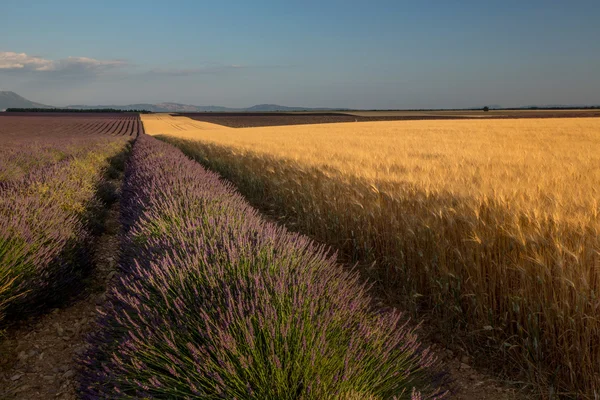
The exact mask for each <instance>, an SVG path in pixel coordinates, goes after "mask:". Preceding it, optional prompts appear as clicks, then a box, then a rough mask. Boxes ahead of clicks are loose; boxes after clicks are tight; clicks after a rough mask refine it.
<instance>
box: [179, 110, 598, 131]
mask: <svg viewBox="0 0 600 400" xmlns="http://www.w3.org/2000/svg"><path fill="white" fill-rule="evenodd" d="M173 115H176V116H183V117H188V118H191V119H194V120H197V121H205V122H210V123H214V124H219V125H223V126H228V127H232V128H250V127H259V126H283V125H304V124H328V123H339V122H374V121H402V120H436V119H473V118H576V117H577V118H579V117H600V110H492V111H488V112H484V111H479V110H461V111H342V112H331V111H322V112H262V113H249V112H222V113H221V112H214V113H176V114H173Z"/></svg>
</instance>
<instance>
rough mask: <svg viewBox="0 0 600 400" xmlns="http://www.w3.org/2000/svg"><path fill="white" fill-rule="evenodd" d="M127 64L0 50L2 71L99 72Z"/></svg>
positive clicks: (0, 67)
mask: <svg viewBox="0 0 600 400" xmlns="http://www.w3.org/2000/svg"><path fill="white" fill-rule="evenodd" d="M126 65H127V63H125V62H124V61H120V60H96V59H94V58H88V57H68V58H65V59H62V60H48V59H45V58H42V57H36V56H29V55H27V54H25V53H15V52H11V51H0V71H2V70H5V71H29V72H90V73H97V72H101V71H105V70H108V69H113V68H119V67H123V66H126Z"/></svg>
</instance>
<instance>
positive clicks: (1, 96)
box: [0, 90, 53, 111]
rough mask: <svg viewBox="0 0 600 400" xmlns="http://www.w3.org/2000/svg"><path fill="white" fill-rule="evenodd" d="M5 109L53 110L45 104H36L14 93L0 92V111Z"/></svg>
mask: <svg viewBox="0 0 600 400" xmlns="http://www.w3.org/2000/svg"><path fill="white" fill-rule="evenodd" d="M7 108H53V107H52V106H47V105H45V104H41V103H36V102H34V101H31V100H27V99H26V98H25V97H22V96H19V95H18V94H16V93H15V92H11V91H9V90H7V91H0V111H2V110H6V109H7Z"/></svg>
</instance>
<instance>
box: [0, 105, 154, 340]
mask: <svg viewBox="0 0 600 400" xmlns="http://www.w3.org/2000/svg"><path fill="white" fill-rule="evenodd" d="M123 126H127V127H128V128H127V129H124V128H122V127H123ZM141 130H142V127H141V124H140V121H139V118H138V117H137V115H133V116H124V117H121V116H112V117H110V116H105V117H104V118H96V117H77V118H70V117H58V116H54V117H39V116H2V117H0V141H1V143H2V147H1V148H0V217H1V218H0V329H1V328H2V316H4V315H6V314H8V316H10V317H20V318H22V317H24V316H27V315H31V314H32V313H35V312H37V311H38V310H39V309H41V308H48V307H50V306H52V305H53V304H54V303H57V302H60V301H61V300H62V299H63V298H64V293H65V292H66V291H68V290H72V289H74V287H76V286H77V284H78V282H79V280H80V279H81V277H82V276H83V275H84V274H85V272H86V269H87V268H88V267H89V255H88V254H87V253H86V251H87V245H88V242H89V241H90V229H92V228H93V223H92V222H93V219H94V212H95V210H97V209H98V208H99V207H101V205H100V204H98V203H99V202H100V200H99V199H98V198H97V195H96V191H97V190H98V187H99V186H100V185H101V183H102V180H103V179H104V178H103V177H104V174H105V173H106V171H107V170H108V169H109V167H110V159H111V158H113V157H115V156H116V155H118V154H119V153H120V152H122V151H123V150H124V147H125V145H126V144H127V142H128V141H129V140H130V136H135V135H137V134H138V132H140V131H141ZM115 135H119V136H115Z"/></svg>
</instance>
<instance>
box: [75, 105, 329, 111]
mask: <svg viewBox="0 0 600 400" xmlns="http://www.w3.org/2000/svg"><path fill="white" fill-rule="evenodd" d="M67 108H73V109H82V110H86V109H92V108H114V109H116V110H148V111H152V112H266V111H327V110H339V109H337V108H308V107H286V106H280V105H277V104H258V105H255V106H252V107H247V108H230V107H222V106H194V105H190V104H181V103H158V104H146V103H140V104H128V105H125V106H116V105H101V106H87V105H82V104H76V105H70V106H67Z"/></svg>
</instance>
